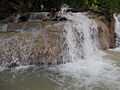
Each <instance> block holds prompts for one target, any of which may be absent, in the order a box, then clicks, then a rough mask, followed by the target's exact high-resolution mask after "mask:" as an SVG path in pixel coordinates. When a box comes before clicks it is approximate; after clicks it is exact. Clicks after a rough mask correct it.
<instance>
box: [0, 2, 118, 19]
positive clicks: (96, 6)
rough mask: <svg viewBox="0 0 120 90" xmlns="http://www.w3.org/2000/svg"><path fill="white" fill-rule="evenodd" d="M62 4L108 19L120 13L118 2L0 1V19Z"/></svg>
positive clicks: (57, 7)
mask: <svg viewBox="0 0 120 90" xmlns="http://www.w3.org/2000/svg"><path fill="white" fill-rule="evenodd" d="M64 3H65V4H68V5H69V6H70V7H72V8H77V9H82V10H91V11H95V12H99V13H101V14H103V15H105V16H106V17H107V18H108V19H110V18H111V16H112V14H113V13H116V12H120V0H0V19H2V18H5V17H7V16H9V15H11V14H13V13H24V12H38V11H50V10H51V9H52V8H56V9H57V10H59V9H60V7H61V5H62V4H64Z"/></svg>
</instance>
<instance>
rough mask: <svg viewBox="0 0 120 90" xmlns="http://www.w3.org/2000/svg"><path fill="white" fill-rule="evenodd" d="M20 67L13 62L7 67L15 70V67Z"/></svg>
mask: <svg viewBox="0 0 120 90" xmlns="http://www.w3.org/2000/svg"><path fill="white" fill-rule="evenodd" d="M18 66H19V64H17V63H15V62H13V63H10V64H9V65H8V66H7V67H8V68H14V67H18Z"/></svg>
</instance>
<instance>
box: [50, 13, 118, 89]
mask: <svg viewBox="0 0 120 90" xmlns="http://www.w3.org/2000/svg"><path fill="white" fill-rule="evenodd" d="M65 17H66V18H67V19H68V20H69V21H67V22H66V23H65V26H64V29H65V33H64V36H65V39H66V40H65V43H66V44H67V45H66V49H65V52H67V53H66V55H64V57H65V59H64V62H67V61H68V60H69V63H66V64H63V65H60V66H57V69H53V68H51V70H55V72H58V71H59V74H58V75H56V78H55V76H54V75H53V80H54V81H56V83H58V84H59V85H60V87H59V89H58V90H73V89H74V90H120V76H119V74H120V70H119V67H117V66H115V65H113V64H112V62H110V60H105V59H104V58H103V53H100V50H99V39H98V32H97V31H98V30H97V24H96V23H95V21H94V19H89V18H88V17H87V15H85V14H84V13H68V14H67V15H65Z"/></svg>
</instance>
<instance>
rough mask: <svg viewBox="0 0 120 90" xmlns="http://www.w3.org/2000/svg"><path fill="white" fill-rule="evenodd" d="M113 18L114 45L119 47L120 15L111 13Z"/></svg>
mask: <svg viewBox="0 0 120 90" xmlns="http://www.w3.org/2000/svg"><path fill="white" fill-rule="evenodd" d="M113 16H114V19H115V33H116V47H120V16H119V15H118V16H117V15H115V14H114V15H113Z"/></svg>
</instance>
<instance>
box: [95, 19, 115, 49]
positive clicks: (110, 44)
mask: <svg viewBox="0 0 120 90" xmlns="http://www.w3.org/2000/svg"><path fill="white" fill-rule="evenodd" d="M104 20H105V19H104ZM95 21H96V23H97V25H98V37H99V42H100V45H101V49H109V48H114V47H115V31H114V21H113V22H111V23H110V25H109V24H108V22H107V21H103V20H101V19H100V18H98V17H97V18H96V19H95Z"/></svg>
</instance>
